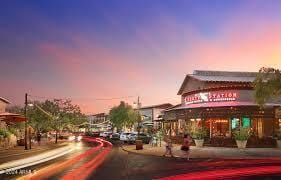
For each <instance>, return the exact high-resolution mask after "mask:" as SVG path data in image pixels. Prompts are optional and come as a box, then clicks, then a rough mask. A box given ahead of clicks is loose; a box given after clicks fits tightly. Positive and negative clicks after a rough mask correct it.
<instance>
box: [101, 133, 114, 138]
mask: <svg viewBox="0 0 281 180" xmlns="http://www.w3.org/2000/svg"><path fill="white" fill-rule="evenodd" d="M111 134H112V132H102V133H100V137H104V138H109V137H110V135H111Z"/></svg>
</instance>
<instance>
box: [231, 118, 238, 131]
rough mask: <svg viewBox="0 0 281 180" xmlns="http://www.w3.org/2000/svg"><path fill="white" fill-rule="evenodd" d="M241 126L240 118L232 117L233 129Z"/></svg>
mask: <svg viewBox="0 0 281 180" xmlns="http://www.w3.org/2000/svg"><path fill="white" fill-rule="evenodd" d="M237 127H239V119H238V118H232V119H231V129H235V128H237Z"/></svg>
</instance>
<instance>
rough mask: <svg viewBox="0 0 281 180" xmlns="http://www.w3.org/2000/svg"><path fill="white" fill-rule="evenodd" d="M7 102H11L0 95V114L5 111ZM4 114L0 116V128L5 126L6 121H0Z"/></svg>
mask: <svg viewBox="0 0 281 180" xmlns="http://www.w3.org/2000/svg"><path fill="white" fill-rule="evenodd" d="M8 104H11V103H10V101H8V100H7V99H5V98H2V97H0V115H1V114H3V113H5V112H6V107H7V105H8ZM4 118H5V116H0V128H4V127H6V123H5V122H4V121H1V119H4Z"/></svg>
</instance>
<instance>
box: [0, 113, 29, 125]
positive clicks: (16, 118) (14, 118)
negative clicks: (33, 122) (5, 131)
mask: <svg viewBox="0 0 281 180" xmlns="http://www.w3.org/2000/svg"><path fill="white" fill-rule="evenodd" d="M0 120H1V121H5V122H6V123H11V122H12V123H13V122H24V121H26V120H27V119H26V118H25V117H23V116H22V115H20V114H15V113H9V112H3V113H0Z"/></svg>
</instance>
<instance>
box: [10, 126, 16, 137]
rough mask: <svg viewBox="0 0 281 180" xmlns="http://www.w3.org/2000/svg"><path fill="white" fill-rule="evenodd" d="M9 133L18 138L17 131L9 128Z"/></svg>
mask: <svg viewBox="0 0 281 180" xmlns="http://www.w3.org/2000/svg"><path fill="white" fill-rule="evenodd" d="M9 132H10V133H12V134H14V135H15V136H16V137H18V131H17V130H16V129H15V128H9Z"/></svg>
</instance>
